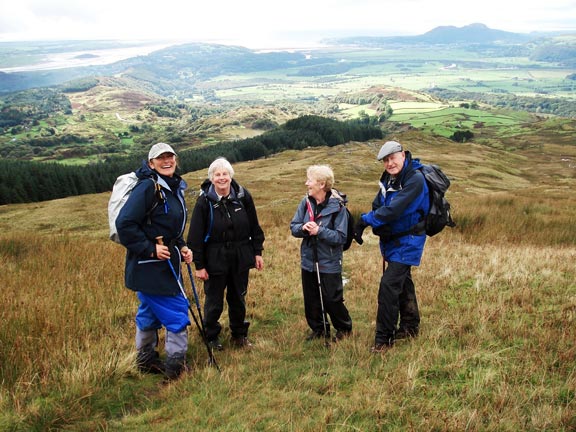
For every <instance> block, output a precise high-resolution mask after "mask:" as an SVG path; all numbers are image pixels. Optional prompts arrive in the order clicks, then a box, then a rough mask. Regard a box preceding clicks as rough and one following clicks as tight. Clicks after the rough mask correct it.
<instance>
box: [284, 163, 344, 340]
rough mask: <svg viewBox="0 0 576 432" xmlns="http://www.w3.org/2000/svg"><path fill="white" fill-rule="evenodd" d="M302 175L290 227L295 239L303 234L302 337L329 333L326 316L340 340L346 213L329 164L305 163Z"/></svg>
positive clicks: (342, 313)
mask: <svg viewBox="0 0 576 432" xmlns="http://www.w3.org/2000/svg"><path fill="white" fill-rule="evenodd" d="M306 175H307V180H306V187H307V188H308V193H307V195H306V197H304V198H303V199H302V201H300V204H299V205H298V208H297V209H296V213H295V214H294V217H293V218H292V221H291V222H290V231H291V232H292V235H293V236H294V237H298V238H302V244H301V246H300V262H301V267H302V290H303V294H304V313H305V315H306V322H307V323H308V326H309V327H310V329H311V330H312V331H311V333H310V334H309V335H308V337H307V340H313V339H316V338H322V337H325V338H329V337H330V325H329V324H328V320H327V318H326V315H325V314H328V315H329V316H330V320H331V321H332V325H333V326H334V328H335V329H336V335H335V336H336V339H342V338H343V337H345V336H347V335H349V334H350V332H351V331H352V319H351V318H350V314H349V313H348V309H347V308H346V306H345V305H344V287H343V284H342V250H343V245H344V243H345V241H346V235H347V232H348V216H347V213H346V209H345V208H344V205H343V203H342V202H343V197H341V196H340V194H339V193H338V191H337V190H336V189H332V185H333V184H334V173H333V172H332V169H331V168H330V167H328V166H326V165H313V166H310V167H308V170H307V172H306ZM316 262H318V268H316ZM318 278H320V286H319V284H318ZM320 293H321V294H320ZM320 296H322V297H320ZM322 307H324V310H322V309H323V308H322Z"/></svg>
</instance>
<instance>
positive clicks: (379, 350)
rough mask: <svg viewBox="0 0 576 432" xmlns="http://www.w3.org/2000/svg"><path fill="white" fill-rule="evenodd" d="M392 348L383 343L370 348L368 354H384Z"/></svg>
mask: <svg viewBox="0 0 576 432" xmlns="http://www.w3.org/2000/svg"><path fill="white" fill-rule="evenodd" d="M392 347H393V345H388V344H385V343H377V344H375V345H374V346H373V347H372V348H370V352H371V353H372V354H384V353H386V352H387V351H388V350H390V348H392Z"/></svg>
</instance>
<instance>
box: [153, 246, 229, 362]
mask: <svg viewBox="0 0 576 432" xmlns="http://www.w3.org/2000/svg"><path fill="white" fill-rule="evenodd" d="M156 241H157V242H158V244H159V245H163V244H164V241H163V239H162V236H158V237H156ZM166 261H167V262H168V266H169V267H170V270H171V271H172V275H173V276H174V279H176V282H177V283H178V288H180V293H181V294H182V296H183V297H184V298H185V299H186V303H188V310H189V311H190V315H192V319H193V320H194V324H196V327H197V328H198V331H199V332H200V336H202V340H203V341H204V345H206V349H207V350H208V362H209V363H210V364H213V365H214V366H216V369H218V372H220V367H219V366H218V363H216V359H215V358H214V353H213V352H212V349H211V348H210V345H208V342H207V341H206V338H205V337H204V332H203V329H202V327H201V326H200V324H199V323H198V318H196V315H195V314H194V311H193V310H192V306H190V300H188V296H187V295H186V291H185V290H184V287H183V286H182V282H181V281H180V278H179V277H178V274H177V273H176V270H175V269H174V265H173V264H172V261H170V258H168V259H167V260H166Z"/></svg>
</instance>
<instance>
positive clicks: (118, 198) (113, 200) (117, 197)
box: [108, 172, 163, 243]
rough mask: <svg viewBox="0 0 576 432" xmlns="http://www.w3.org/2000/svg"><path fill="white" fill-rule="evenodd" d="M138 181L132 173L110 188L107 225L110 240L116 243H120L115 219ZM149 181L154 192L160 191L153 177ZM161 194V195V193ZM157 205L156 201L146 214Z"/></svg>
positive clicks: (122, 176)
mask: <svg viewBox="0 0 576 432" xmlns="http://www.w3.org/2000/svg"><path fill="white" fill-rule="evenodd" d="M139 180H140V179H139V178H138V177H137V176H136V173H134V172H131V173H128V174H122V175H121V176H119V177H118V178H117V179H116V181H115V182H114V186H113V187H112V195H110V200H109V201H108V224H109V225H110V240H112V241H114V242H116V243H120V237H119V236H118V230H117V229H116V218H118V214H119V213H120V210H121V209H122V207H123V206H124V204H125V203H126V201H127V200H128V197H129V196H130V192H132V189H134V186H136V183H138V181H139ZM150 180H152V181H153V182H154V186H155V189H156V191H158V190H159V189H161V187H160V185H159V184H158V183H157V182H156V180H155V179H154V178H153V177H152V178H150ZM161 194H162V195H163V192H161ZM157 205H158V201H156V202H155V203H154V205H153V206H152V208H151V209H150V210H148V211H147V212H146V213H147V214H150V212H152V210H154V209H155V208H156V206H157Z"/></svg>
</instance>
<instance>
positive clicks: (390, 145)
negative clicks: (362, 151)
mask: <svg viewBox="0 0 576 432" xmlns="http://www.w3.org/2000/svg"><path fill="white" fill-rule="evenodd" d="M401 151H402V145H401V144H400V143H399V142H396V141H387V142H385V143H384V145H383V146H382V147H380V151H379V152H378V160H382V159H384V158H385V157H386V156H388V155H391V154H392V153H397V152H401Z"/></svg>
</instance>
